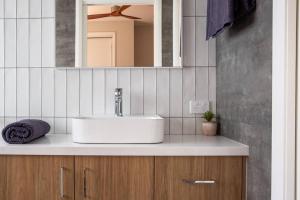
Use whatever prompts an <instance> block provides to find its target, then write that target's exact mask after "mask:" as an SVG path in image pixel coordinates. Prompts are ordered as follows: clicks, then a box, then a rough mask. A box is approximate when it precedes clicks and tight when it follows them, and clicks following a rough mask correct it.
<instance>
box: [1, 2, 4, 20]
mask: <svg viewBox="0 0 300 200" xmlns="http://www.w3.org/2000/svg"><path fill="white" fill-rule="evenodd" d="M4 1H5V0H0V18H4Z"/></svg>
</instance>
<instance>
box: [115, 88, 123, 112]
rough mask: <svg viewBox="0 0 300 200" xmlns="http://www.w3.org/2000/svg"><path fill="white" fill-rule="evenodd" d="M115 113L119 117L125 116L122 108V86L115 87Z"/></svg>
mask: <svg viewBox="0 0 300 200" xmlns="http://www.w3.org/2000/svg"><path fill="white" fill-rule="evenodd" d="M115 115H116V116H118V117H122V116H123V109H122V88H116V89H115Z"/></svg>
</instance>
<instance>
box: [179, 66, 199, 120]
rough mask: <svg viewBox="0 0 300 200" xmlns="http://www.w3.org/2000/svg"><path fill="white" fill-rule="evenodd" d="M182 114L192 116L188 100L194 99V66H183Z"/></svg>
mask: <svg viewBox="0 0 300 200" xmlns="http://www.w3.org/2000/svg"><path fill="white" fill-rule="evenodd" d="M182 84H183V86H182V87H183V94H182V95H183V102H182V103H183V116H184V117H193V116H194V115H193V114H190V112H189V102H190V101H191V100H195V99H196V96H195V90H196V89H195V67H186V68H183V82H182Z"/></svg>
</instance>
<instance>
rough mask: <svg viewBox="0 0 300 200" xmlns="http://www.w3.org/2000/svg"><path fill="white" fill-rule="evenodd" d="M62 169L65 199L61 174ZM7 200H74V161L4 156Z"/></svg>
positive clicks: (49, 157) (56, 158) (52, 157)
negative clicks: (62, 191) (5, 158)
mask: <svg viewBox="0 0 300 200" xmlns="http://www.w3.org/2000/svg"><path fill="white" fill-rule="evenodd" d="M61 167H63V168H64V174H63V175H64V178H63V187H64V194H65V195H64V196H63V197H61V189H60V187H61V172H60V168H61ZM6 182H7V185H6V191H7V198H6V199H7V200H41V199H43V200H72V199H74V158H73V157H60V156H7V177H6Z"/></svg>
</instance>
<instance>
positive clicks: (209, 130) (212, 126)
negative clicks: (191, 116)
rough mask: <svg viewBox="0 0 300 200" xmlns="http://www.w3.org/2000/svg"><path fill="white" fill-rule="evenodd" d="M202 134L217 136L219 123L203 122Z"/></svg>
mask: <svg viewBox="0 0 300 200" xmlns="http://www.w3.org/2000/svg"><path fill="white" fill-rule="evenodd" d="M202 133H203V135H207V136H215V135H217V123H216V122H202Z"/></svg>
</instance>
